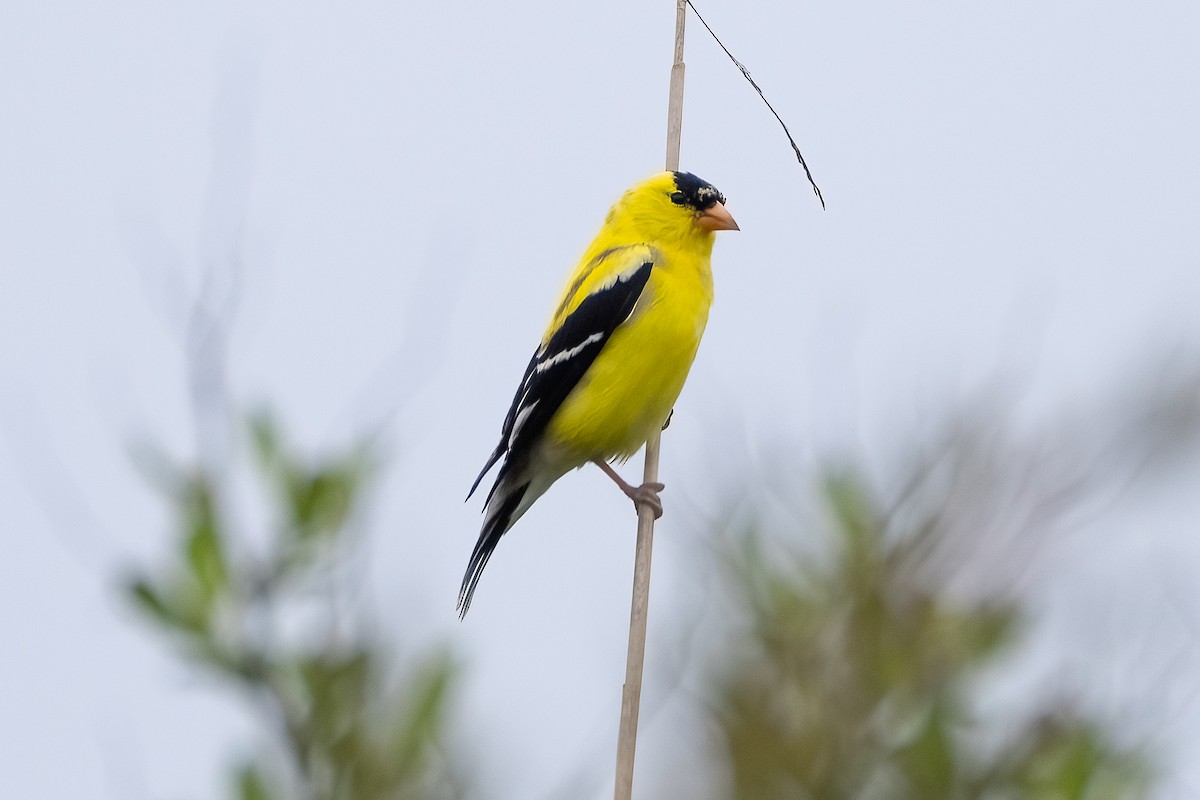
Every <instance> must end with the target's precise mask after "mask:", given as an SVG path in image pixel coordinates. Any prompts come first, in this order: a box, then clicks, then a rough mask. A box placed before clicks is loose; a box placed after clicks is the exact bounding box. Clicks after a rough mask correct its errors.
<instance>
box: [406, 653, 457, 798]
mask: <svg viewBox="0 0 1200 800" xmlns="http://www.w3.org/2000/svg"><path fill="white" fill-rule="evenodd" d="M456 675H457V669H456V668H455V665H454V663H453V661H452V660H451V659H450V657H449V655H447V654H445V653H443V654H442V655H440V656H438V657H437V658H436V659H434V660H433V661H431V662H430V663H428V664H426V665H425V666H424V668H423V669H422V670H421V671H420V672H419V673H418V674H417V675H416V676H414V678H413V680H412V684H411V686H410V688H409V690H408V702H407V703H406V706H407V711H406V713H405V714H404V715H403V716H402V717H401V718H400V719H399V720H397V722H398V723H399V724H398V725H397V727H396V731H395V734H394V735H393V742H394V745H393V747H394V749H393V756H394V757H395V758H396V766H397V769H398V771H399V774H401V775H403V774H406V773H408V772H410V771H412V770H414V769H415V768H416V767H417V766H418V765H419V764H420V761H421V758H422V756H424V754H425V751H426V749H427V748H428V746H429V744H430V743H431V742H433V741H435V740H436V739H437V736H438V734H439V733H441V728H442V724H443V721H444V718H445V711H446V700H447V697H448V695H449V693H450V689H451V687H452V686H453V683H454V678H455V676H456Z"/></svg>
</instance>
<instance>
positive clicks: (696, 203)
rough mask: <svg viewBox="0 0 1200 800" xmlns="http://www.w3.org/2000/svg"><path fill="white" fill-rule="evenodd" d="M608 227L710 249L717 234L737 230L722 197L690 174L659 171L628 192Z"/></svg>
mask: <svg viewBox="0 0 1200 800" xmlns="http://www.w3.org/2000/svg"><path fill="white" fill-rule="evenodd" d="M609 222H610V224H616V225H619V226H621V227H626V226H628V227H629V228H633V229H634V230H635V231H637V233H638V234H639V235H640V236H641V237H643V238H644V239H645V240H646V241H664V240H673V241H677V242H679V243H681V244H682V243H684V242H688V241H694V242H696V243H698V244H705V245H708V246H710V247H711V245H712V239H713V233H715V232H716V231H736V230H739V228H738V224H737V223H736V222H734V221H733V217H732V216H731V215H730V213H729V212H728V211H726V210H725V195H723V194H721V193H720V192H719V191H718V190H717V187H715V186H713V185H712V184H711V183H708V182H707V181H705V180H701V179H700V178H697V177H696V176H695V175H693V174H692V173H690V172H660V173H659V174H657V175H655V176H654V177H652V178H649V179H647V180H645V181H642V182H641V183H639V184H638V185H637V186H634V187H633V188H632V189H630V190H629V191H627V192H626V193H625V195H624V196H623V197H622V198H621V199H620V200H619V201H618V202H617V204H616V205H615V206H613V209H612V211H611V212H610V214H609Z"/></svg>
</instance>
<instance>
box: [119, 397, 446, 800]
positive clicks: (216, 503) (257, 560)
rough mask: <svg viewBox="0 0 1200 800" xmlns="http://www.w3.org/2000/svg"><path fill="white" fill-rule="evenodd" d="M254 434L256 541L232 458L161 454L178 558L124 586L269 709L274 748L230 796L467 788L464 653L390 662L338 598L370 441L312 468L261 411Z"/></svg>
mask: <svg viewBox="0 0 1200 800" xmlns="http://www.w3.org/2000/svg"><path fill="white" fill-rule="evenodd" d="M245 438H246V439H247V440H248V442H249V447H250V449H251V451H252V455H253V464H254V469H255V472H256V473H257V475H258V477H259V478H260V480H259V481H258V483H257V487H258V489H259V490H261V491H259V492H256V493H255V496H254V497H252V498H251V500H252V505H261V506H262V507H263V509H264V510H265V513H264V514H263V518H264V520H265V522H264V524H263V528H264V530H262V531H255V533H257V534H260V535H258V536H251V535H248V534H247V532H246V531H245V530H243V529H241V528H239V525H238V524H237V522H235V519H234V515H233V514H232V513H231V509H232V508H233V504H234V500H235V497H234V495H235V493H234V491H233V486H232V481H231V479H230V475H229V470H230V469H231V467H232V465H230V464H222V465H218V466H216V467H209V468H205V467H199V466H189V467H172V466H168V465H167V460H166V459H164V458H161V457H159V458H155V460H154V462H155V464H156V466H155V467H154V468H153V475H152V477H153V478H154V479H155V481H156V482H158V483H160V484H161V485H163V486H164V487H165V488H166V491H167V496H168V501H169V502H170V504H171V506H172V509H173V512H174V518H175V520H176V522H175V532H174V539H175V550H176V557H175V558H174V559H172V560H171V562H170V563H168V564H165V565H163V566H162V567H160V568H158V569H155V570H152V571H139V572H138V573H136V574H135V575H134V576H133V577H131V578H130V579H129V580H128V585H127V591H128V595H129V597H130V598H131V599H132V601H133V602H134V603H135V604H136V607H137V608H138V609H140V610H141V612H142V614H143V615H144V616H145V617H146V618H147V619H148V620H150V621H152V622H153V623H155V625H156V629H157V630H158V631H159V632H160V633H161V634H162V635H163V636H164V637H165V638H166V640H168V641H169V642H170V644H171V645H172V646H173V647H174V648H175V650H176V651H177V652H178V653H179V654H180V656H181V657H182V658H184V659H186V660H187V661H188V662H191V663H194V664H197V665H200V666H202V667H203V668H204V669H206V670H207V671H208V672H209V673H211V674H213V675H215V676H217V677H218V678H220V679H222V680H223V681H225V682H226V683H227V684H228V685H229V686H230V687H231V688H233V689H238V690H241V692H242V696H243V697H246V698H248V699H249V701H250V702H251V704H252V705H253V707H254V708H255V709H256V710H257V711H258V712H259V714H260V717H261V719H262V721H263V723H264V735H265V737H266V738H267V744H268V746H267V747H266V748H264V750H263V753H262V754H261V755H260V756H258V757H257V758H252V759H249V760H247V761H246V762H245V763H243V764H241V765H239V766H238V767H237V769H236V770H235V775H234V783H235V787H236V789H235V792H234V797H236V798H239V800H273V799H275V798H289V799H290V798H301V799H302V800H399V798H405V800H418V799H424V798H429V799H430V800H434V799H436V800H451V799H453V798H459V797H462V796H463V795H464V793H465V789H464V780H463V778H462V777H461V771H460V770H459V769H458V767H457V766H456V765H455V764H454V763H452V762H451V759H450V758H449V756H448V753H447V749H446V747H445V746H444V740H445V727H446V717H447V711H448V705H449V701H450V697H451V694H452V692H453V689H454V687H455V685H456V684H455V680H456V669H455V664H454V662H453V660H452V659H451V658H450V657H449V656H448V654H447V653H445V652H434V653H431V654H428V655H426V656H425V657H423V658H421V659H420V660H418V661H417V662H416V663H408V664H403V665H399V664H397V663H394V661H395V660H394V659H393V658H391V657H390V655H389V652H388V648H387V646H386V645H385V644H384V643H383V642H381V641H379V640H378V639H376V638H375V637H373V636H372V635H371V634H370V633H369V632H368V631H367V626H366V625H365V623H364V617H363V615H362V614H357V615H351V616H348V615H346V614H344V613H340V612H339V607H338V603H337V602H335V594H336V592H335V591H334V588H333V587H334V585H335V584H336V582H337V578H338V576H339V573H344V572H345V569H344V568H345V564H346V559H347V555H348V551H349V548H350V547H352V546H353V542H352V541H350V539H351V538H352V537H350V536H349V534H348V529H349V528H350V522H351V520H352V518H353V516H354V514H355V512H356V511H357V510H359V507H360V506H361V505H362V503H363V499H364V492H365V491H366V488H367V486H368V483H369V479H370V476H371V473H372V469H371V467H372V461H373V460H372V458H371V453H370V450H369V448H367V447H365V446H355V447H351V448H348V449H347V451H346V452H344V453H340V454H337V455H334V456H332V457H329V458H325V459H322V460H320V461H319V462H318V463H315V464H307V463H305V460H304V459H303V458H301V457H300V456H298V455H297V454H295V453H293V452H291V451H290V450H289V449H288V448H287V447H286V446H285V444H284V442H283V441H282V438H281V436H280V434H279V431H278V429H277V426H276V425H275V424H274V423H273V422H272V420H271V419H270V418H269V417H268V416H265V415H264V416H258V417H256V418H254V419H253V420H251V421H250V424H249V425H248V436H247V437H245ZM259 495H261V496H259ZM256 545H257V546H256ZM256 550H257V551H259V552H256ZM297 631H299V633H297Z"/></svg>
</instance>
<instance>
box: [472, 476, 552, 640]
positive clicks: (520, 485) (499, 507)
mask: <svg viewBox="0 0 1200 800" xmlns="http://www.w3.org/2000/svg"><path fill="white" fill-rule="evenodd" d="M507 466H508V465H507V464H505V465H504V467H502V468H501V470H500V474H499V475H498V476H497V477H496V484H495V486H493V487H492V491H491V492H490V493H489V494H488V500H487V506H486V507H485V509H484V514H485V516H484V520H483V529H482V530H481V531H480V532H479V540H478V541H476V542H475V549H474V550H473V551H472V552H471V560H470V561H469V562H468V563H467V574H466V575H464V576H463V582H462V588H461V589H459V590H458V606H457V609H458V616H459V618H460V619H461V618H463V617H465V616H466V615H467V609H469V608H470V607H471V598H472V597H473V596H474V594H475V587H476V586H477V585H478V584H479V576H480V575H482V574H483V568H484V567H486V566H487V562H488V559H489V558H491V557H492V551H493V550H495V549H496V545H497V544H499V543H500V537H501V536H503V535H504V533H505V531H507V530H508V529H509V528H511V527H512V526H513V524H514V523H515V522H516V521H517V520H518V519H520V518H521V515H522V514H524V513H525V511H526V510H528V508H529V507H530V506H531V505H533V501H534V500H537V499H538V498H539V497H541V496H542V495H543V494H544V493H545V491H546V490H547V489H549V488H550V484H552V483H554V481H555V480H557V478H558V476H557V475H556V476H555V477H554V478H553V479H551V480H544V479H539V477H538V476H533V477H530V476H528V475H525V474H520V472H524V471H523V470H522V471H519V472H518V474H514V473H512V472H509V471H508V470H507V469H506V467H507Z"/></svg>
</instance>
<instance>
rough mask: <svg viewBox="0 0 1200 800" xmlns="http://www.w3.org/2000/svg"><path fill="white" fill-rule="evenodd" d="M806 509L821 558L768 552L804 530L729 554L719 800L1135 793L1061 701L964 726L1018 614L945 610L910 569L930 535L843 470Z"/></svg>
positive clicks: (1129, 771)
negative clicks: (730, 625)
mask: <svg viewBox="0 0 1200 800" xmlns="http://www.w3.org/2000/svg"><path fill="white" fill-rule="evenodd" d="M822 496H823V505H824V506H825V507H826V508H827V510H828V512H829V519H830V522H831V524H830V525H829V526H828V528H829V531H830V534H831V536H830V541H829V545H830V547H829V549H828V551H826V552H823V553H819V554H813V555H810V556H801V555H798V554H795V553H787V554H784V555H783V556H782V557H781V556H780V554H779V553H778V552H771V553H769V552H768V551H769V550H770V549H771V543H778V541H779V539H780V538H787V537H789V536H795V537H809V538H810V539H811V537H812V527H811V526H807V525H804V524H797V528H798V529H799V530H794V531H777V530H772V531H770V533H771V537H770V538H769V539H767V538H765V537H764V536H762V535H759V534H749V535H746V536H744V537H740V538H737V539H736V544H735V546H734V547H733V548H731V549H732V551H733V556H732V559H731V561H732V563H733V564H734V565H735V569H734V575H735V580H734V584H735V596H736V598H737V601H736V605H737V606H739V612H738V613H740V614H741V615H742V617H743V619H744V620H745V621H746V626H745V628H744V629H743V632H742V633H743V638H742V639H741V640H740V641H730V642H728V643H726V645H725V646H724V647H723V652H724V653H725V654H727V655H726V656H725V657H723V659H722V663H720V664H719V665H718V668H717V675H718V678H717V679H716V681H715V683H716V686H715V687H714V689H713V692H714V694H713V706H712V710H713V717H714V720H715V724H716V729H717V731H718V733H719V740H720V741H721V743H722V745H723V747H724V750H725V754H726V756H727V758H728V763H729V769H730V776H731V786H732V797H733V798H736V800H851V799H852V798H853V799H854V800H874V799H875V798H878V799H879V800H1126V799H1130V800H1132V798H1141V797H1145V796H1146V794H1147V792H1148V787H1149V785H1150V776H1151V771H1150V769H1149V765H1148V764H1147V762H1146V761H1145V760H1144V759H1143V758H1142V756H1141V755H1139V754H1138V753H1137V752H1136V751H1134V750H1132V749H1129V748H1126V747H1123V746H1121V745H1119V744H1117V743H1115V742H1114V740H1113V737H1112V735H1111V734H1110V733H1109V732H1108V731H1107V730H1106V729H1105V728H1104V727H1103V726H1101V725H1100V724H1098V723H1095V722H1092V721H1089V720H1087V719H1085V718H1083V717H1082V716H1081V715H1080V714H1078V713H1077V712H1076V711H1075V710H1074V709H1073V708H1072V706H1071V705H1070V703H1069V702H1067V701H1062V702H1057V703H1052V704H1051V705H1050V707H1044V708H1042V709H1040V711H1039V713H1037V714H1036V715H1035V718H1033V719H1028V720H1024V721H1019V722H1018V723H1017V724H1015V725H1014V726H1013V727H1012V728H1011V729H1009V728H1008V727H1005V729H1004V730H996V729H989V726H988V725H987V724H986V723H985V722H983V721H981V720H980V719H979V718H978V717H977V714H976V709H975V705H976V703H975V701H976V700H977V698H978V690H979V688H980V686H979V682H978V681H977V680H976V679H977V678H978V677H979V674H980V671H981V670H982V669H983V668H984V667H987V666H989V665H993V664H995V663H997V661H999V660H1000V659H1002V658H1003V657H1004V656H1006V655H1007V654H1008V653H1009V652H1010V650H1011V648H1013V647H1014V646H1015V645H1016V644H1017V643H1018V640H1019V634H1020V625H1019V611H1020V609H1019V608H1018V607H1017V605H1016V604H1015V602H1014V601H1012V600H1005V599H1001V598H996V597H990V598H984V599H977V600H969V599H964V598H960V597H955V598H954V599H951V598H950V597H948V596H947V593H946V592H945V590H944V586H943V585H942V583H941V582H940V581H939V580H937V578H936V576H933V575H931V574H930V572H929V571H928V570H926V569H924V568H923V567H924V565H925V564H926V563H927V559H928V556H929V553H930V548H931V545H933V544H934V543H932V542H931V541H930V539H931V538H933V537H936V536H938V535H940V534H939V527H938V525H937V524H936V521H935V520H932V519H920V518H913V517H911V516H910V517H898V516H896V515H891V514H889V513H887V512H886V511H884V510H883V508H884V506H883V504H882V503H880V502H878V501H877V500H876V499H875V498H873V497H872V496H871V494H870V492H869V491H868V490H867V488H866V486H865V482H864V481H862V480H859V479H857V478H856V477H853V476H851V475H848V474H845V473H839V474H836V475H833V476H831V477H829V478H828V479H827V481H826V482H825V485H824V491H823V493H822ZM934 513H938V512H936V511H935V512H934ZM780 535H781V536H780ZM992 727H995V726H992Z"/></svg>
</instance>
